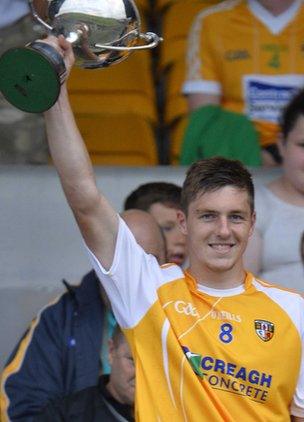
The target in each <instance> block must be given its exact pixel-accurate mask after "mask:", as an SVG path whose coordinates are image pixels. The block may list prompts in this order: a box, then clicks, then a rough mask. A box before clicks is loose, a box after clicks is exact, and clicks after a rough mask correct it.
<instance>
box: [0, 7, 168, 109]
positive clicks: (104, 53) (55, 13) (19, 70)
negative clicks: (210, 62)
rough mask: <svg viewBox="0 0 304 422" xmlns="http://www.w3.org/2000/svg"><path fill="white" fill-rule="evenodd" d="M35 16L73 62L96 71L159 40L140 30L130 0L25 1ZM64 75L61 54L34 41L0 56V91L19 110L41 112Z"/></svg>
mask: <svg viewBox="0 0 304 422" xmlns="http://www.w3.org/2000/svg"><path fill="white" fill-rule="evenodd" d="M29 3H30V6H31V10H32V14H33V16H34V18H35V19H36V20H37V21H38V22H39V23H40V24H41V25H42V27H44V28H45V29H46V30H47V32H48V33H51V34H53V35H55V36H58V35H60V34H62V35H64V37H65V38H66V39H67V40H68V41H69V42H71V43H72V45H73V50H74V53H75V57H76V65H78V66H80V67H83V68H87V69H96V68H102V67H108V66H110V65H112V64H115V63H119V62H121V61H122V60H124V59H126V58H127V57H128V56H129V55H130V54H131V52H133V51H136V50H143V49H148V48H149V49H151V48H154V47H156V46H157V45H158V43H159V42H160V41H161V40H162V39H161V38H160V37H158V36H157V35H156V34H154V33H153V32H146V33H142V32H141V28H140V26H141V25H140V16H139V13H138V9H137V7H136V5H135V3H134V1H133V0H29ZM65 77H66V69H65V65H64V61H63V59H62V57H61V55H60V54H59V53H58V52H57V51H56V49H54V48H53V47H51V46H50V45H49V44H46V43H43V42H41V41H34V42H33V43H30V44H28V45H27V46H25V47H21V48H13V49H10V50H8V51H6V52H5V53H4V54H3V55H2V57H1V58H0V89H1V91H2V93H3V95H4V96H5V97H6V99H7V100H8V101H9V102H10V103H12V104H13V105H15V106H16V107H17V108H19V109H21V110H23V111H27V112H32V113H39V112H42V111H45V110H47V109H48V108H50V107H51V106H52V105H53V104H54V103H55V102H56V100H57V98H58V95H59V92H60V86H61V84H62V83H63V82H64V80H65Z"/></svg>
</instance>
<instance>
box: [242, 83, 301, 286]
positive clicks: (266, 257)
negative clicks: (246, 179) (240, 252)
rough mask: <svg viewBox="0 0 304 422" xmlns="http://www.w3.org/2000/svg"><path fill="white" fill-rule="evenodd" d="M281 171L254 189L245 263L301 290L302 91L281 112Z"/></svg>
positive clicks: (262, 274) (273, 278) (257, 271)
mask: <svg viewBox="0 0 304 422" xmlns="http://www.w3.org/2000/svg"><path fill="white" fill-rule="evenodd" d="M281 128H282V138H281V140H280V141H279V143H278V146H279V150H280V154H281V156H282V160H283V164H282V174H281V175H280V176H279V177H277V178H276V179H275V180H273V181H271V182H270V183H269V184H268V185H266V186H264V185H261V186H258V187H257V190H256V211H257V221H256V227H255V231H254V234H253V236H252V237H251V239H250V241H249V244H248V248H247V251H246V254H245V257H246V260H245V263H246V266H247V268H248V269H249V270H252V271H253V272H255V273H256V274H259V275H260V276H261V277H262V278H264V279H266V280H272V281H273V282H275V283H278V284H281V285H283V286H285V287H288V288H293V289H297V290H300V291H304V286H303V283H302V279H303V269H302V264H301V257H300V254H299V242H300V237H301V233H302V228H303V227H304V91H300V92H299V93H298V95H297V96H296V97H295V98H294V99H293V100H292V101H291V102H290V104H289V105H288V106H287V107H286V109H285V111H284V112H283V114H282V119H281Z"/></svg>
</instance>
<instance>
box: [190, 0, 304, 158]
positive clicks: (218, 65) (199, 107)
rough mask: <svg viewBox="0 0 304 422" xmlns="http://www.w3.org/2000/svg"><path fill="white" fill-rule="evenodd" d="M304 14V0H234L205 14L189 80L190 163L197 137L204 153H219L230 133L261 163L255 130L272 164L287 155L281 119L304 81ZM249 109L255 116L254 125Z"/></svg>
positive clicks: (196, 31) (198, 24)
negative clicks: (282, 151)
mask: <svg viewBox="0 0 304 422" xmlns="http://www.w3.org/2000/svg"><path fill="white" fill-rule="evenodd" d="M303 19H304V6H303V3H302V2H301V1H298V0H276V1H273V0H234V1H230V0H228V1H224V2H222V3H220V4H219V5H217V6H214V7H211V8H208V9H204V10H203V11H202V12H201V13H199V14H198V15H197V17H196V19H195V20H194V23H193V26H192V29H191V31H190V36H189V45H188V64H187V76H186V82H185V84H184V86H183V93H184V94H185V95H186V96H187V100H188V105H189V111H190V112H191V115H190V121H189V126H188V131H187V133H186V135H185V139H184V148H183V154H182V155H183V158H184V160H183V161H182V163H183V164H189V160H190V159H191V157H193V156H194V157H195V156H196V157H198V155H197V149H196V142H198V144H199V145H200V148H201V150H202V154H201V155H199V156H200V157H201V158H202V157H206V156H208V155H206V152H207V151H209V150H211V148H213V152H214V155H220V154H221V152H222V151H223V152H226V151H227V150H229V148H230V146H229V145H228V139H229V141H230V145H233V146H232V147H231V148H232V150H233V148H235V150H233V157H234V158H238V159H242V158H244V160H247V161H244V162H246V164H247V165H258V164H259V162H258V156H257V150H256V149H254V142H255V141H254V139H253V138H254V137H256V134H255V130H256V131H257V134H258V142H259V144H260V146H261V148H262V156H263V162H264V164H265V165H273V164H277V163H278V162H280V156H279V153H278V149H277V146H276V142H277V139H278V133H279V124H278V119H279V116H280V113H281V110H282V108H283V107H284V106H285V105H286V104H287V103H288V102H289V100H290V99H291V96H292V95H294V93H295V92H296V91H297V90H298V89H299V88H302V87H303V84H304V72H303V69H304V56H303V51H302V50H303V46H302V44H303V37H304V28H303ZM243 114H244V115H246V116H247V118H248V119H249V120H250V121H251V122H253V124H254V128H253V130H252V129H251V128H250V126H249V123H250V122H249V121H248V122H247V123H248V124H246V122H245V121H244V116H243ZM241 125H242V126H241ZM241 127H242V128H244V130H243V131H242V132H241ZM200 128H201V131H200ZM254 129H255V130H254ZM236 130H237V131H238V137H235V131H236ZM225 133H226V136H224V137H223V138H222V139H220V138H219V134H224V135H225ZM228 133H229V135H230V136H231V138H230V137H229V138H228ZM196 134H197V135H196ZM196 136H198V137H199V138H200V139H194V138H195V137H196ZM207 136H210V138H208V139H210V140H209V144H207V142H206V137H207ZM248 139H252V143H250V144H249V142H248ZM212 141H213V142H212ZM202 142H203V144H202ZM244 152H246V154H244ZM195 154H196V155H195ZM253 155H255V157H256V158H255V161H253V160H252V158H253ZM230 157H232V154H231V155H230ZM192 162H193V160H192Z"/></svg>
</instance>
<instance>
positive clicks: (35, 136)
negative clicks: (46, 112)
mask: <svg viewBox="0 0 304 422" xmlns="http://www.w3.org/2000/svg"><path fill="white" fill-rule="evenodd" d="M39 34H40V35H41V28H40V27H39V25H37V24H36V23H35V22H34V20H33V18H32V16H31V14H30V7H29V2H28V0H1V1H0V56H1V55H2V54H3V53H4V52H5V51H7V50H8V49H10V48H13V47H23V46H25V45H26V44H27V43H29V42H31V41H34V40H35V39H36V38H37V36H39ZM48 159H49V154H48V148H47V142H46V133H45V126H44V121H43V117H42V115H39V114H32V113H25V112H23V111H21V110H17V109H16V108H14V107H13V106H12V105H10V104H9V103H8V102H7V101H6V100H5V98H4V97H3V95H2V94H1V93H0V164H25V163H29V164H47V163H48Z"/></svg>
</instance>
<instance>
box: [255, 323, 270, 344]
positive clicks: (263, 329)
mask: <svg viewBox="0 0 304 422" xmlns="http://www.w3.org/2000/svg"><path fill="white" fill-rule="evenodd" d="M254 328H255V332H256V333H257V335H258V336H259V337H260V339H261V340H263V341H269V340H271V339H272V337H273V335H274V324H273V323H272V322H269V321H265V320H264V319H256V320H255V321H254Z"/></svg>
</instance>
